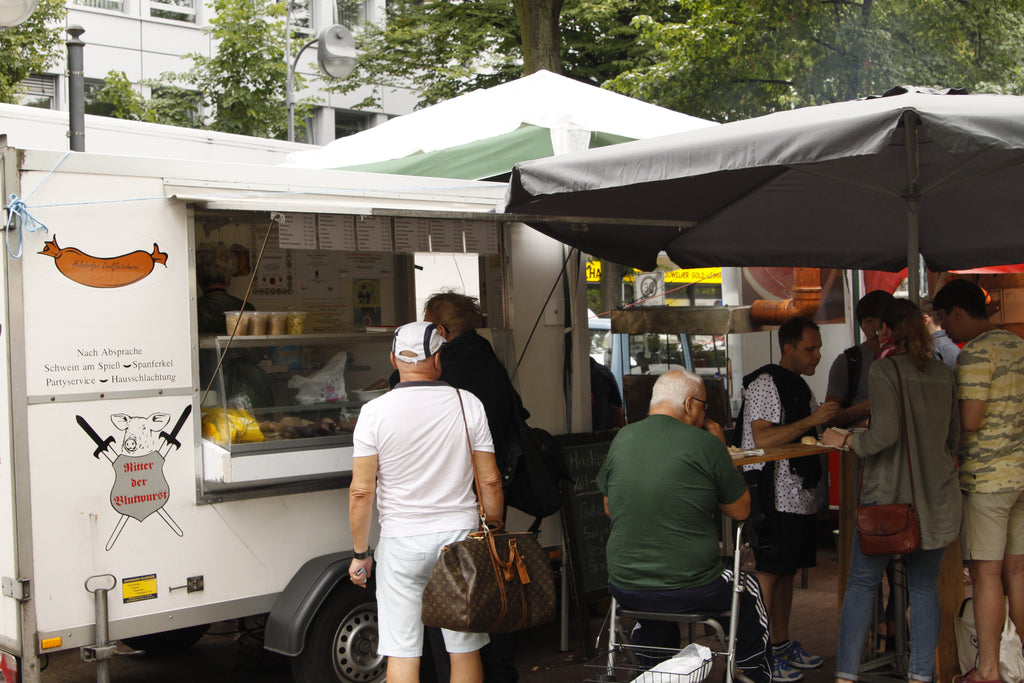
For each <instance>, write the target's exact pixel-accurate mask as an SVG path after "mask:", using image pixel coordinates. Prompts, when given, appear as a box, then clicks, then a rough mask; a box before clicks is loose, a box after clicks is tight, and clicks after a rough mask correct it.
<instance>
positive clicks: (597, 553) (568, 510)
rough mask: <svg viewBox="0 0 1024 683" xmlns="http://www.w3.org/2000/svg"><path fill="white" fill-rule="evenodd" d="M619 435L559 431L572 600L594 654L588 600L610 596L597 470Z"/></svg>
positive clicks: (564, 534)
mask: <svg viewBox="0 0 1024 683" xmlns="http://www.w3.org/2000/svg"><path fill="white" fill-rule="evenodd" d="M614 436H615V433H614V432H599V433H597V434H563V435H561V436H557V437H555V438H556V439H557V440H558V442H559V444H561V446H562V455H563V457H564V459H565V463H566V466H567V467H568V470H569V475H570V476H571V477H572V485H571V486H569V487H566V491H565V496H566V499H565V506H564V507H563V508H562V537H563V542H564V544H565V549H566V552H567V554H568V556H569V578H570V583H571V585H572V594H573V595H572V597H573V604H574V605H575V607H576V614H577V615H578V618H579V626H580V629H581V631H582V638H583V645H584V648H585V650H587V656H588V657H590V656H592V652H591V650H592V649H593V645H592V639H591V637H590V626H589V620H588V619H587V603H589V602H592V601H594V600H599V599H601V598H604V597H607V596H608V565H607V562H606V560H605V545H606V543H607V542H608V531H609V528H610V527H609V522H608V517H607V515H605V513H604V494H602V493H601V492H600V491H599V490H598V488H597V473H598V471H599V470H600V469H601V465H603V464H604V459H605V457H607V455H608V447H609V446H610V445H611V440H612V438H613V437H614Z"/></svg>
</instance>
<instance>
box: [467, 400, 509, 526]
mask: <svg viewBox="0 0 1024 683" xmlns="http://www.w3.org/2000/svg"><path fill="white" fill-rule="evenodd" d="M455 396H456V397H458V399H459V412H460V413H461V414H462V426H463V428H464V429H465V430H466V446H468V447H469V465H470V467H472V468H473V485H474V486H475V487H476V502H477V505H478V506H479V507H480V529H481V531H483V532H484V533H485V534H488V533H490V532H491V529H490V527H489V526H488V525H487V523H488V520H487V512H486V511H485V510H484V497H483V495H481V493H480V475H479V474H477V471H476V462H475V461H474V460H473V441H472V440H471V439H470V438H469V422H467V421H466V406H465V405H463V403H462V392H461V391H459V390H458V389H456V390H455ZM492 523H493V522H492ZM504 525H505V523H504V522H498V523H497V526H496V527H495V528H494V531H498V530H499V529H501V528H502V527H503V526H504Z"/></svg>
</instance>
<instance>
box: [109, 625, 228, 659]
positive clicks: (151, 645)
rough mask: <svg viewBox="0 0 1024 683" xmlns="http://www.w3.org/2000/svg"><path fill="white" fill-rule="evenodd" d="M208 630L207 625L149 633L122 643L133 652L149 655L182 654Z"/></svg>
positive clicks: (208, 626) (126, 639)
mask: <svg viewBox="0 0 1024 683" xmlns="http://www.w3.org/2000/svg"><path fill="white" fill-rule="evenodd" d="M209 630H210V625H209V624H199V625H198V626H189V627H187V628H178V629H174V630H173V631H164V632H163V633H149V634H147V635H144V636H133V637H131V638H125V639H124V641H123V642H124V643H125V644H126V645H128V647H130V648H133V649H135V650H144V651H145V652H146V653H147V654H151V655H167V654H174V653H176V652H182V651H184V650H187V649H189V648H190V647H192V646H193V645H195V644H196V643H198V642H199V639H200V638H202V637H203V636H205V635H206V632H207V631H209Z"/></svg>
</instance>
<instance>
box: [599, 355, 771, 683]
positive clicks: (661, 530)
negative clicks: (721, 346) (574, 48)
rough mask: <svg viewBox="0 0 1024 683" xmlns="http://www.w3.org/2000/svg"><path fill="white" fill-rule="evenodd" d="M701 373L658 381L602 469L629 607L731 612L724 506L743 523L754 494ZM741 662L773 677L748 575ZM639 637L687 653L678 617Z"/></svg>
mask: <svg viewBox="0 0 1024 683" xmlns="http://www.w3.org/2000/svg"><path fill="white" fill-rule="evenodd" d="M706 398H707V395H706V393H705V389H704V383H703V382H702V381H701V379H700V377H698V376H697V375H695V374H693V373H692V372H687V371H685V370H677V371H673V372H667V373H665V374H664V375H662V376H661V377H659V378H658V381H657V382H656V383H655V385H654V389H653V391H652V395H651V406H650V414H649V415H648V417H647V418H646V419H644V420H642V421H641V422H638V423H634V424H631V425H629V426H627V427H624V428H623V429H622V430H620V431H619V433H618V435H617V436H616V437H615V440H614V441H612V445H611V448H610V450H609V452H608V457H607V459H606V460H605V462H604V465H603V466H602V467H601V470H600V472H598V475H597V485H598V488H599V489H600V490H601V492H602V493H604V495H605V499H604V502H605V511H606V512H607V513H608V515H609V517H610V518H611V532H610V534H609V537H608V546H607V549H606V552H607V557H608V583H609V590H610V592H611V594H612V596H614V597H615V599H616V600H617V601H618V602H619V604H621V605H623V606H624V607H626V608H629V609H636V610H643V611H648V612H682V613H685V612H693V611H716V610H727V609H729V606H730V603H731V599H732V584H733V575H732V569H731V568H726V567H725V565H724V563H723V562H722V560H721V558H720V557H719V550H718V529H717V525H716V523H715V511H716V510H721V511H722V512H723V513H724V514H725V515H726V516H728V517H731V518H732V519H737V520H743V519H746V518H747V516H748V515H749V514H750V494H749V493H748V492H747V487H746V485H745V483H744V480H743V477H742V475H740V473H739V472H737V471H736V468H735V467H733V464H732V459H731V458H730V456H729V452H728V451H727V450H726V448H725V443H724V441H723V440H722V439H721V438H718V437H716V436H715V435H713V433H711V432H714V433H716V434H721V430H720V428H719V427H718V425H716V424H715V423H714V422H712V421H711V420H707V419H706V418H705V411H706V409H707V402H706ZM741 585H742V586H743V591H742V592H741V594H740V614H739V630H738V632H737V642H736V662H737V665H738V666H739V668H740V669H741V670H742V671H743V672H744V673H745V674H746V675H747V676H748V677H749V678H750V679H751V680H752V681H754V683H769V682H770V681H771V666H770V663H769V659H768V616H767V613H766V612H765V609H764V601H763V599H762V596H761V588H760V585H759V584H758V583H757V579H756V578H755V577H753V576H751V575H748V574H744V575H743V576H742V577H741ZM633 643H634V644H636V645H643V646H648V647H661V648H671V649H678V648H679V645H680V640H679V630H678V627H677V625H676V624H675V623H673V622H659V621H640V623H639V624H638V625H637V628H636V629H635V630H634V633H633Z"/></svg>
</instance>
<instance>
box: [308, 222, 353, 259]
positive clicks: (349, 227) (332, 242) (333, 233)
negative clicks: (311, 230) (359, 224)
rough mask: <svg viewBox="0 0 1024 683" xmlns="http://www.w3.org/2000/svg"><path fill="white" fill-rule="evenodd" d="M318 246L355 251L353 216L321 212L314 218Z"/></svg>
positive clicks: (325, 248)
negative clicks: (318, 241)
mask: <svg viewBox="0 0 1024 683" xmlns="http://www.w3.org/2000/svg"><path fill="white" fill-rule="evenodd" d="M316 228H317V237H318V238H319V240H320V248H321V249H324V250H326V251H355V250H356V225H355V216H343V215H340V214H334V213H322V214H320V215H319V216H317V218H316Z"/></svg>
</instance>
